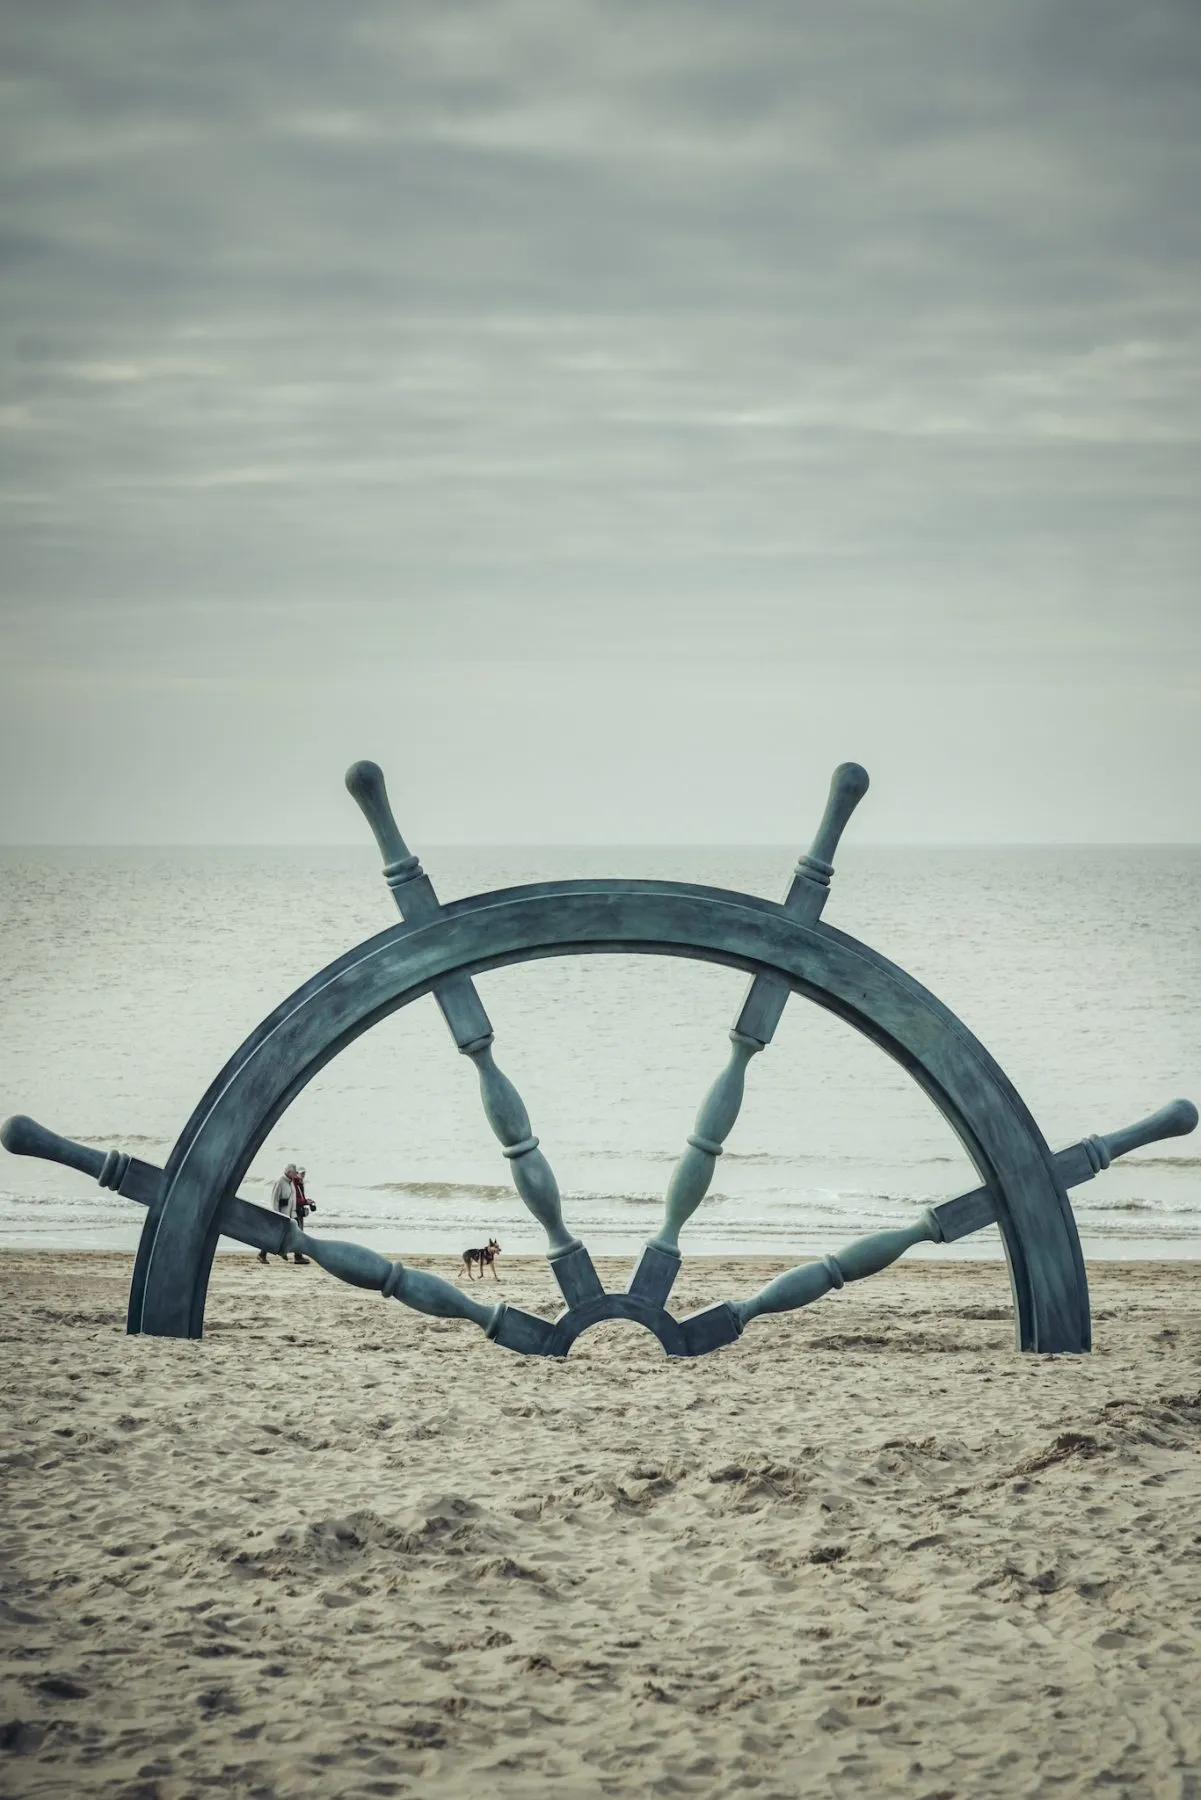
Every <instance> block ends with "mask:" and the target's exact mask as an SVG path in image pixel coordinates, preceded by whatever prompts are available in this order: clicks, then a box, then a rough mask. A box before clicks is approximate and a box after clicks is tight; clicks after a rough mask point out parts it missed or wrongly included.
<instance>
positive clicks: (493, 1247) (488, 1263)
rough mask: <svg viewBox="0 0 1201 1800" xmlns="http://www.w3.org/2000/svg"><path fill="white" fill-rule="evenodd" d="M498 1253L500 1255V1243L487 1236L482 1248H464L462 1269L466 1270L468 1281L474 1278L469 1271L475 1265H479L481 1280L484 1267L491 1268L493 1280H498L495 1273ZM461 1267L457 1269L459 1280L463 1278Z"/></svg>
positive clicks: (498, 1277)
mask: <svg viewBox="0 0 1201 1800" xmlns="http://www.w3.org/2000/svg"><path fill="white" fill-rule="evenodd" d="M499 1255H500V1245H499V1244H498V1243H497V1241H496V1239H495V1238H489V1239H488V1242H487V1243H486V1244H485V1245H484V1247H483V1249H482V1250H464V1252H463V1269H465V1270H466V1271H467V1279H468V1281H474V1280H475V1276H474V1275H473V1274H472V1273H471V1271H472V1269H474V1268H475V1267H476V1266H477V1265H478V1267H479V1271H480V1280H481V1281H482V1280H483V1279H484V1270H485V1269H491V1271H492V1279H493V1281H499V1280H500V1276H499V1275H498V1274H497V1273H496V1259H497V1257H498V1256H499ZM463 1269H460V1270H459V1280H460V1281H462V1279H463Z"/></svg>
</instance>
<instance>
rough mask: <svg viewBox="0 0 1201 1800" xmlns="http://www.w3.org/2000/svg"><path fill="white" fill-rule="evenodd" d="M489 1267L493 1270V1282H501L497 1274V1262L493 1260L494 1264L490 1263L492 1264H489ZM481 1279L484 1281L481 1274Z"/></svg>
mask: <svg viewBox="0 0 1201 1800" xmlns="http://www.w3.org/2000/svg"><path fill="white" fill-rule="evenodd" d="M488 1267H489V1268H490V1269H491V1271H492V1279H493V1281H499V1280H500V1276H499V1275H498V1274H497V1273H496V1262H495V1260H493V1261H492V1262H490V1263H489V1264H488ZM480 1279H481V1280H482V1279H483V1276H482V1274H481V1277H480Z"/></svg>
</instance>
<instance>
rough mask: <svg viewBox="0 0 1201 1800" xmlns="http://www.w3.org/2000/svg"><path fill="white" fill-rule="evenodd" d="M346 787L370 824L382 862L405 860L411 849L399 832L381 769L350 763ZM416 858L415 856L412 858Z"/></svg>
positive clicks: (373, 764) (366, 763)
mask: <svg viewBox="0 0 1201 1800" xmlns="http://www.w3.org/2000/svg"><path fill="white" fill-rule="evenodd" d="M346 787H347V791H348V793H349V794H350V795H351V797H352V798H353V800H354V801H355V804H356V805H357V806H358V808H359V811H360V812H361V813H362V815H363V817H364V818H365V819H366V821H367V823H368V825H370V827H371V832H372V836H373V837H374V838H375V841H376V843H377V844H378V845H379V853H380V855H381V856H382V857H383V859H384V863H385V865H387V864H391V863H403V862H408V861H409V858H410V855H411V852H410V850H409V846H408V845H407V844H406V843H405V841H404V839H403V838H402V837H401V835H400V827H399V826H398V825H397V823H396V819H395V816H394V815H393V812H392V803H391V801H390V800H389V799H388V787H387V783H386V782H385V780H384V771H383V770H382V769H381V768H380V766H379V764H378V763H375V762H357V763H351V765H350V767H349V769H347V771H346ZM413 860H414V861H416V858H414V859H413Z"/></svg>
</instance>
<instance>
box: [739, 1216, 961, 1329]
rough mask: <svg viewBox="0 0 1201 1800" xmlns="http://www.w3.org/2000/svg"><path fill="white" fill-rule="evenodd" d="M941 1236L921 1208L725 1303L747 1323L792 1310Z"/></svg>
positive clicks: (863, 1277)
mask: <svg viewBox="0 0 1201 1800" xmlns="http://www.w3.org/2000/svg"><path fill="white" fill-rule="evenodd" d="M939 1236H940V1234H939V1230H938V1225H937V1222H936V1221H935V1219H934V1218H933V1216H932V1215H931V1214H930V1213H929V1212H925V1213H923V1214H922V1216H921V1218H920V1219H918V1220H917V1221H916V1222H915V1223H914V1224H912V1225H903V1226H901V1227H900V1228H899V1229H897V1230H892V1231H873V1232H871V1233H869V1234H868V1236H866V1237H861V1238H857V1239H856V1240H855V1242H854V1243H853V1244H848V1245H846V1247H845V1248H844V1249H842V1250H839V1251H837V1252H836V1254H835V1255H833V1256H823V1257H822V1258H821V1260H820V1261H819V1262H810V1263H800V1264H798V1266H797V1267H796V1268H795V1269H789V1270H788V1272H787V1273H786V1274H784V1275H777V1276H776V1279H775V1280H774V1281H769V1282H768V1284H767V1286H766V1287H765V1288H761V1289H760V1290H759V1292H758V1293H757V1294H754V1295H752V1296H751V1298H750V1299H749V1300H732V1301H731V1302H730V1303H729V1304H730V1308H731V1311H732V1312H733V1313H734V1316H735V1318H736V1319H737V1320H738V1323H739V1325H747V1324H749V1323H750V1321H751V1320H752V1319H757V1318H758V1317H759V1315H760V1313H780V1312H794V1311H795V1310H796V1309H797V1308H798V1307H801V1306H810V1305H811V1304H812V1303H813V1301H814V1300H820V1299H821V1297H822V1295H823V1294H828V1293H829V1292H830V1290H831V1289H832V1288H840V1287H842V1286H843V1285H844V1284H845V1283H846V1282H848V1281H862V1280H864V1279H865V1277H866V1276H868V1275H878V1274H879V1273H880V1271H881V1270H882V1269H887V1268H888V1267H889V1266H890V1265H891V1264H892V1263H894V1262H896V1261H897V1260H898V1258H899V1257H902V1256H904V1254H905V1252H906V1250H911V1249H912V1248H913V1246H914V1245H915V1244H935V1243H937V1242H938V1241H939Z"/></svg>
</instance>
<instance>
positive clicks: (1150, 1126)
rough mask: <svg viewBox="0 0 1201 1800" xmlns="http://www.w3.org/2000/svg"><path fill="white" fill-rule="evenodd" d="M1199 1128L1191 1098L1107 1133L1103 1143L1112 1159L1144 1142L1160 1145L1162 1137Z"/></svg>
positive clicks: (1170, 1102)
mask: <svg viewBox="0 0 1201 1800" xmlns="http://www.w3.org/2000/svg"><path fill="white" fill-rule="evenodd" d="M1196 1129H1197V1109H1196V1107H1195V1106H1194V1105H1193V1103H1192V1101H1191V1100H1172V1101H1169V1103H1168V1105H1167V1106H1161V1107H1160V1109H1159V1111H1158V1112H1154V1113H1152V1114H1151V1116H1150V1118H1148V1119H1140V1120H1139V1122H1138V1124H1137V1125H1127V1126H1126V1127H1125V1128H1124V1129H1123V1130H1122V1131H1110V1132H1106V1134H1105V1135H1104V1137H1102V1139H1101V1142H1102V1143H1103V1144H1104V1146H1105V1148H1106V1149H1107V1150H1108V1152H1109V1156H1110V1160H1111V1161H1112V1160H1113V1158H1114V1157H1117V1156H1125V1154H1126V1152H1127V1151H1128V1150H1138V1149H1139V1148H1140V1147H1141V1146H1142V1145H1143V1144H1157V1143H1158V1142H1159V1140H1160V1139H1161V1138H1169V1137H1187V1136H1188V1134H1189V1132H1190V1131H1195V1130H1196Z"/></svg>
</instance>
